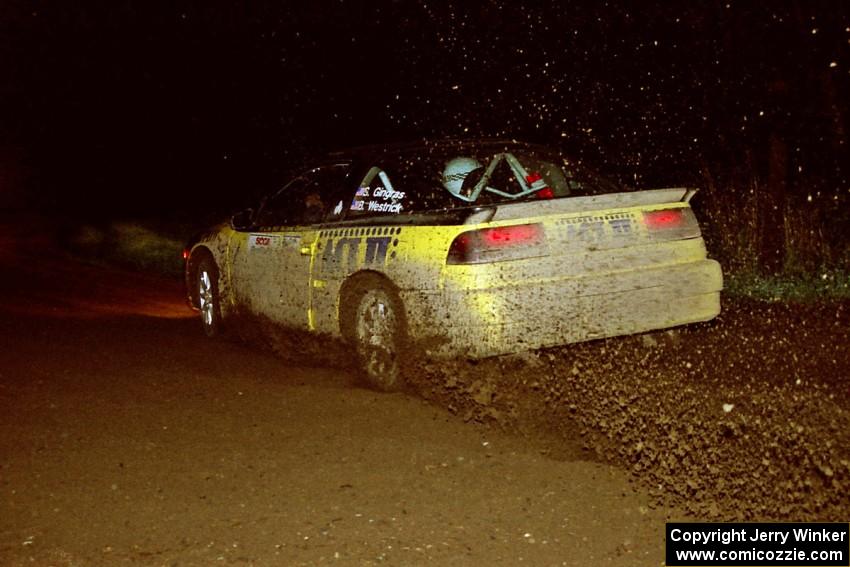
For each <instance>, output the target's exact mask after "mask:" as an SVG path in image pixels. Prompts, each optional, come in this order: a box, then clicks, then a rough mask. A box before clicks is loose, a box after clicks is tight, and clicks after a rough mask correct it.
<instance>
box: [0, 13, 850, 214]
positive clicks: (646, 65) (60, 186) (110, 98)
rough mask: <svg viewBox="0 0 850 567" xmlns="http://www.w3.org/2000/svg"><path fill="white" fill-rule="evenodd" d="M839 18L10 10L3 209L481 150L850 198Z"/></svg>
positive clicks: (193, 199)
mask: <svg viewBox="0 0 850 567" xmlns="http://www.w3.org/2000/svg"><path fill="white" fill-rule="evenodd" d="M523 4H525V5H523ZM761 4H764V6H762V5H761ZM848 6H850V4H848V3H847V2H804V1H802V0H800V1H796V2H765V3H760V2H737V1H732V0H730V1H728V2H702V3H698V4H696V3H679V2H657V3H651V2H650V3H643V2H641V3H636V2H588V3H579V4H573V3H565V2H534V3H531V2H527V3H523V2H457V1H454V2H424V1H409V2H387V1H382V2H365V1H364V2H352V1H347V0H340V1H336V2H299V3H293V2H279V1H278V2H251V3H248V2H214V1H209V2H203V1H198V2H185V1H184V2H181V1H175V2H151V1H144V0H137V1H134V0H115V1H112V2H102V3H101V2H97V3H95V2H74V3H59V2H8V1H6V2H3V3H2V5H0V69H2V70H3V79H2V83H0V102H2V106H0V108H2V111H0V112H2V114H0V167H2V174H0V183H3V187H2V191H3V197H2V200H0V207H4V206H6V207H8V206H11V205H18V204H29V205H34V206H39V207H60V208H71V209H78V210H91V211H97V212H121V213H128V212H136V213H140V214H142V213H144V214H150V213H156V212H160V211H168V210H187V209H192V208H195V207H201V208H205V209H210V208H213V209H215V208H221V209H225V210H226V209H229V208H232V207H233V206H234V205H236V204H239V203H240V199H243V200H244V197H245V195H246V194H248V193H254V192H257V191H261V190H263V189H265V188H268V187H271V186H273V185H274V184H276V183H277V182H278V181H279V180H280V177H281V175H282V172H283V171H284V170H285V169H286V167H288V166H289V164H290V163H291V162H293V161H296V160H297V159H299V158H300V157H302V156H305V155H310V154H313V153H315V152H318V151H325V150H330V149H335V148H340V147H346V146H351V145H359V144H364V143H374V142H385V141H392V140H402V139H410V138H419V137H423V136H426V137H434V136H441V135H455V136H458V135H460V136H463V135H469V136H472V135H480V134H485V135H505V136H510V137H518V138H523V139H530V140H532V141H538V142H543V143H548V144H551V145H557V146H563V147H564V148H566V149H569V150H572V151H573V152H574V153H578V154H580V155H582V156H584V157H586V158H588V159H589V160H591V161H593V162H597V163H599V164H601V165H603V166H605V168H606V169H609V170H612V171H613V172H614V173H616V174H619V175H621V176H624V177H627V178H628V179H629V180H632V181H634V180H637V181H638V183H639V184H653V183H670V182H674V181H682V182H690V183H693V182H696V183H699V181H700V178H701V176H702V175H703V174H704V173H705V172H706V171H709V170H710V171H711V172H712V173H713V174H715V175H719V176H722V175H726V174H729V172H732V171H738V170H743V169H748V170H749V171H750V172H751V174H752V175H753V176H755V177H759V176H761V177H764V176H766V175H767V169H768V166H767V165H766V162H767V160H768V151H767V150H766V149H765V148H766V147H767V145H768V143H769V141H770V140H772V139H776V138H777V137H778V138H780V139H782V140H783V141H784V143H786V144H787V146H788V148H789V152H790V156H791V158H790V160H789V165H788V167H789V171H790V173H789V175H790V179H791V186H792V187H797V189H796V190H798V191H803V189H801V187H802V186H803V185H805V186H806V187H807V189H806V191H811V187H820V188H822V189H823V191H825V192H830V191H832V192H835V194H836V195H839V196H840V197H841V198H842V199H843V198H846V194H847V191H848V189H847V188H848V185H850V184H848V180H847V177H848V173H850V172H848V169H850V167H848V166H847V163H850V153H848V143H850V142H848V139H847V129H848V128H850V124H848V118H847V114H848V100H850V15H849V14H850V9H848ZM795 180H796V181H795ZM211 203H212V204H211Z"/></svg>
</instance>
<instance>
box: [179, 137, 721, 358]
mask: <svg viewBox="0 0 850 567" xmlns="http://www.w3.org/2000/svg"><path fill="white" fill-rule="evenodd" d="M457 156H464V159H466V160H467V161H470V160H474V162H476V163H478V164H480V168H478V169H477V170H476V171H474V172H471V173H469V174H468V175H467V176H465V177H464V176H463V175H462V176H461V177H464V179H463V185H464V186H463V189H462V190H458V192H457V193H455V194H453V193H452V192H450V191H448V190H447V189H446V187H447V184H446V179H447V177H446V174H445V171H444V168H445V167H446V164H447V163H449V162H451V160H453V159H457ZM693 193H694V192H693V191H692V190H687V189H680V188H674V189H658V190H646V191H627V190H624V189H623V188H619V187H616V186H613V185H611V184H609V183H608V182H606V181H603V180H601V179H600V178H598V177H595V176H592V175H590V174H588V173H587V172H585V171H584V170H583V169H582V168H581V167H579V166H578V165H576V164H574V163H572V162H571V161H569V160H568V159H565V158H563V157H562V156H560V155H558V154H556V153H553V152H551V151H549V150H546V149H545V148H540V147H537V146H532V145H527V144H521V143H515V142H501V141H486V142H477V143H475V142H454V141H448V142H440V143H422V144H413V145H408V146H398V147H393V148H365V149H361V150H353V151H351V152H345V153H339V154H334V155H332V156H331V157H330V159H329V160H327V161H325V162H323V163H321V164H318V165H317V166H315V167H312V168H309V169H305V171H304V173H302V174H301V175H300V176H298V177H297V178H296V179H295V180H294V181H292V182H290V183H289V184H288V185H287V186H285V187H284V188H283V189H282V190H280V191H279V192H278V193H276V194H273V195H271V196H269V197H268V198H266V199H265V200H264V201H263V202H262V203H261V204H260V205H259V206H258V207H257V208H256V209H255V210H250V211H243V212H242V213H239V214H237V215H236V216H235V217H234V218H233V219H232V220H231V222H229V223H227V224H222V225H221V226H218V227H216V228H214V229H213V230H211V231H209V232H208V233H206V234H205V235H203V236H202V237H201V238H199V239H197V241H195V242H192V243H191V244H190V247H189V249H188V254H189V255H188V262H187V264H186V268H187V269H186V278H187V286H188V289H189V290H190V293H189V300H190V302H191V304H192V305H193V306H195V307H199V306H200V303H199V292H198V291H197V290H196V289H195V288H196V287H197V285H196V284H195V283H194V282H196V280H197V278H198V275H197V266H198V263H199V260H200V259H201V258H209V259H211V261H212V262H213V263H214V265H215V268H216V269H215V271H216V274H215V276H216V278H215V279H217V282H216V283H217V285H216V292H217V295H218V296H220V302H219V303H220V306H217V308H218V309H220V316H221V319H223V320H226V319H227V318H228V317H230V316H232V315H235V314H243V315H249V316H250V315H257V316H260V317H262V318H263V319H265V320H270V321H272V322H274V323H279V324H281V325H284V326H286V327H290V328H294V329H300V330H305V331H309V332H314V333H321V334H326V335H330V336H335V337H342V338H345V339H351V338H352V335H353V333H354V326H355V325H356V323H355V321H352V320H351V318H352V317H354V315H352V311H353V309H354V307H353V305H354V304H355V303H357V301H358V296H359V295H360V294H362V293H363V289H364V287H370V286H375V285H379V286H385V287H386V288H387V289H389V290H391V293H392V295H393V297H394V298H397V300H398V302H399V303H400V305H398V306H397V307H398V308H399V311H400V313H399V316H398V321H397V323H398V324H399V325H401V326H403V329H402V330H403V333H404V337H405V340H406V341H408V342H409V343H411V344H421V345H423V346H424V347H425V349H426V350H427V351H428V352H429V353H430V354H432V355H462V356H466V357H486V356H490V355H498V354H505V353H513V352H518V351H522V350H527V349H535V348H540V347H548V346H553V345H562V344H566V343H572V342H577V341H583V340H588V339H594V338H599V337H609V336H614V335H622V334H629V333H637V332H642V331H647V330H651V329H661V328H666V327H671V326H675V325H681V324H686V323H691V322H696V321H705V320H708V319H711V318H713V317H715V316H716V315H717V314H718V313H719V310H720V290H721V287H722V276H721V271H720V267H719V265H718V263H717V262H715V261H713V260H710V259H708V258H707V255H706V249H705V245H704V241H703V239H702V237H701V234H700V229H699V226H698V224H697V221H696V219H695V217H694V214H693V211H692V209H691V207H690V205H689V200H690V197H691V196H692V195H693ZM208 263H209V261H208ZM364 282H365V283H364Z"/></svg>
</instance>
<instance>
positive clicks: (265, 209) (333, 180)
mask: <svg viewBox="0 0 850 567" xmlns="http://www.w3.org/2000/svg"><path fill="white" fill-rule="evenodd" d="M348 171H349V168H348V166H347V165H345V164H341V165H333V166H327V167H320V168H316V169H312V170H310V171H308V172H305V173H303V174H301V175H300V176H298V177H296V178H295V179H294V180H292V181H290V182H289V183H288V184H287V185H286V186H284V187H283V189H281V190H280V191H278V192H277V193H275V194H274V195H272V196H271V197H270V198H269V199H267V200H266V202H265V203H264V204H263V206H262V207H261V208H260V212H259V214H258V215H257V225H259V226H261V227H273V226H302V225H311V224H317V223H321V222H323V221H324V220H325V219H326V218H328V217H329V216H332V215H333V214H334V213H336V214H339V213H340V212H341V210H342V207H341V206H340V205H339V204H338V202H337V201H340V199H341V197H340V195H341V194H342V192H343V189H344V186H345V180H346V178H347V175H348Z"/></svg>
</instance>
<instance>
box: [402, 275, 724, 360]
mask: <svg viewBox="0 0 850 567" xmlns="http://www.w3.org/2000/svg"><path fill="white" fill-rule="evenodd" d="M722 287H723V276H722V274H721V270H720V265H719V264H718V263H717V262H715V261H714V260H701V261H698V262H691V263H687V264H678V265H673V266H665V267H661V268H653V269H642V270H637V271H627V272H622V273H607V274H604V275H598V276H586V277H579V278H567V279H563V280H557V281H547V282H541V283H535V284H523V285H514V286H506V287H499V288H491V289H484V290H476V291H460V290H451V289H447V290H445V291H443V292H416V291H409V292H404V293H402V299H403V300H404V302H405V306H406V308H407V310H408V321H409V323H410V329H409V331H410V336H411V338H412V339H413V340H414V341H417V342H419V343H420V344H421V345H422V346H423V347H424V348H425V349H426V350H427V351H429V353H430V354H432V355H436V356H466V357H470V358H483V357H487V356H494V355H499V354H509V353H515V352H521V351H524V350H530V349H536V348H543V347H548V346H556V345H562V344H567V343H574V342H580V341H586V340H591V339H596V338H603V337H612V336H617V335H627V334H632V333H640V332H644V331H650V330H654V329H664V328H668V327H674V326H678V325H684V324H687V323H694V322H698V321H707V320H709V319H712V318H714V317H716V316H717V314H718V313H720V290H721V289H722Z"/></svg>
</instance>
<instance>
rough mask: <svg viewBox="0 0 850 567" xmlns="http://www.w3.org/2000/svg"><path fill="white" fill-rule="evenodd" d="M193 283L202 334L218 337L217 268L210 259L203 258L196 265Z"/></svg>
mask: <svg viewBox="0 0 850 567" xmlns="http://www.w3.org/2000/svg"><path fill="white" fill-rule="evenodd" d="M195 283H196V286H197V287H196V289H197V291H198V309H199V310H200V312H201V325H202V326H203V329H204V334H205V335H207V336H208V337H215V336H218V335H219V334H221V303H220V301H221V299H220V296H219V293H218V268H216V265H215V262H213V261H212V259H211V258H204V259H203V260H201V262H200V264H198V271H197V277H196V278H195Z"/></svg>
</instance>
